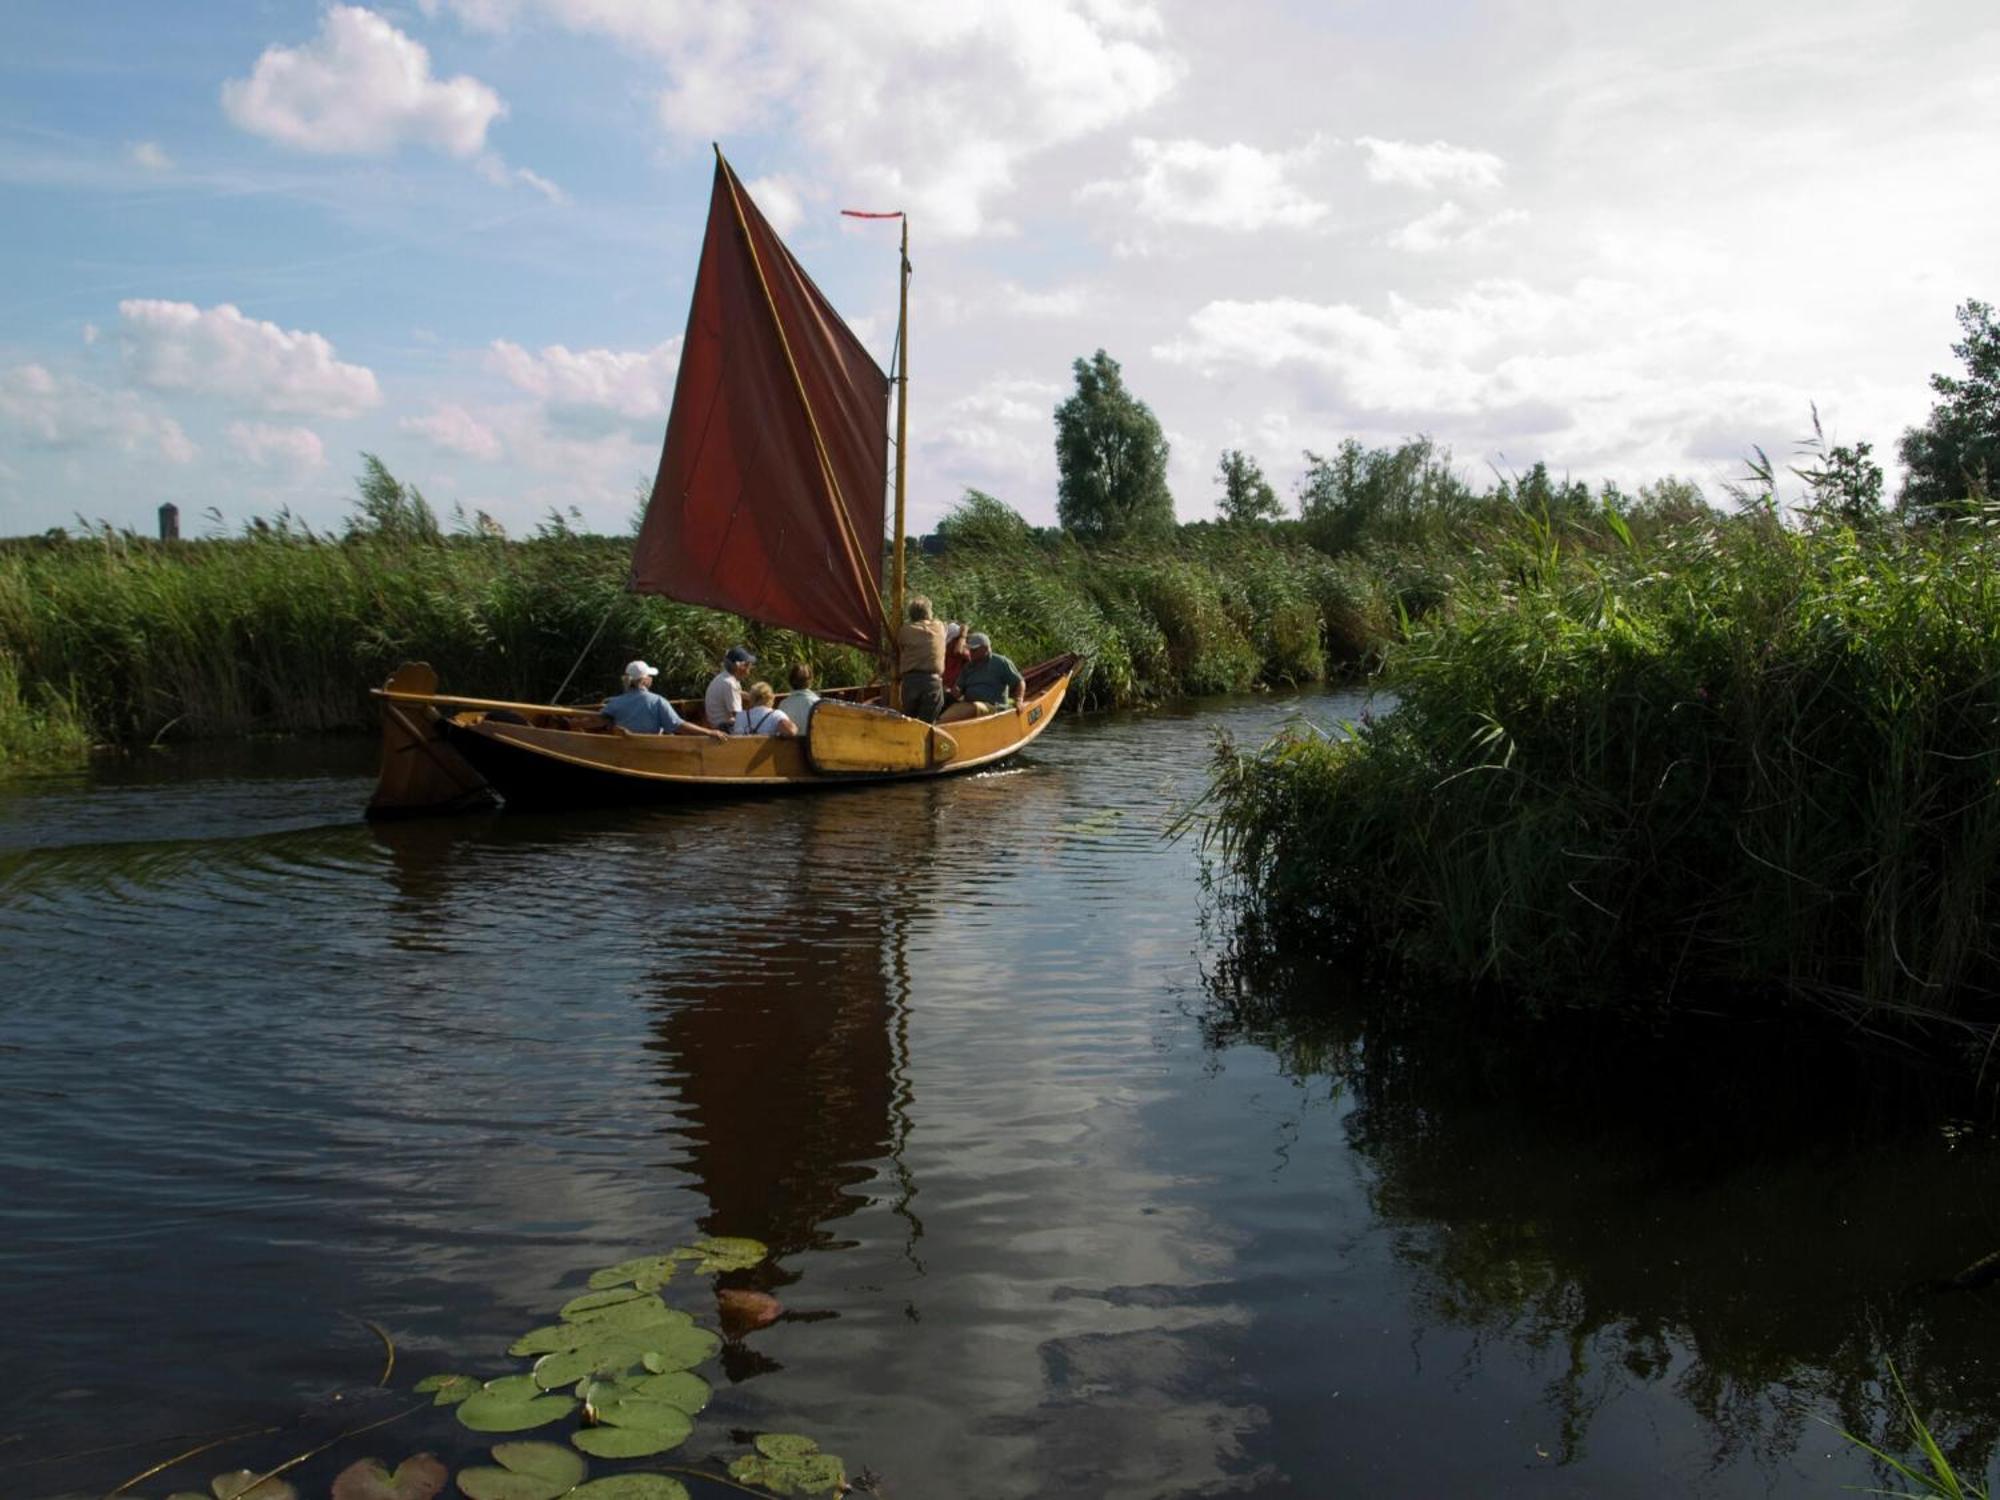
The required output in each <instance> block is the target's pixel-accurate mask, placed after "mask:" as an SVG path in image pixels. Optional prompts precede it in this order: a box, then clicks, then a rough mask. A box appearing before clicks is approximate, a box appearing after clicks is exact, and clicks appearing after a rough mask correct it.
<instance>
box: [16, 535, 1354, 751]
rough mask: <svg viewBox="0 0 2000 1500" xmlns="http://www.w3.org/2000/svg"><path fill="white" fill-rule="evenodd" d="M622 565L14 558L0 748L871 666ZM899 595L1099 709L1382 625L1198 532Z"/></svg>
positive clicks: (570, 560) (1030, 541) (944, 570)
mask: <svg viewBox="0 0 2000 1500" xmlns="http://www.w3.org/2000/svg"><path fill="white" fill-rule="evenodd" d="M913 550H914V549H913ZM629 555H630V541H629V539H626V538H617V537H591V536H582V535H577V534H572V533H568V532H563V531H561V530H560V529H558V530H556V531H555V532H554V533H553V534H549V535H544V536H540V537H536V538H531V539H526V540H521V541H506V540H501V539H496V538H481V537H468V536H459V537H450V536H438V535H436V533H435V532H434V531H433V532H432V533H431V534H429V535H428V536H413V535H408V534H401V535H383V534H371V533H368V532H366V531H363V532H361V533H359V534H357V535H354V536H350V537H348V538H346V539H329V538H325V537H316V536H312V535H308V534H302V533H299V532H297V531H295V530H291V529H286V528H273V529H270V530H267V531H263V532H259V533H257V534H254V535H250V536H246V537H242V538H236V539H229V540H215V541H200V542H182V543H173V544H160V543H154V542H150V541H146V540H143V539H138V538H133V537H129V536H118V535H111V536H108V537H102V538H97V539H90V540H51V541H32V542H16V543H11V544H8V545H7V546H6V547H5V548H4V549H0V757H4V760H5V762H6V763H10V764H15V765H19V764H23V763H26V762H27V761H29V760H31V759H39V760H47V759H49V758H51V757H57V758H60V757H63V756H74V755H75V754H76V753H77V752H78V750H79V749H80V748H81V747H82V746H84V745H86V744H90V743H96V744H101V745H114V746H124V747H132V746H143V745H147V744H150V743H153V742H155V741H157V740H160V739H162V738H163V737H164V738H214V737H221V736H234V735H242V734H254V733H316V732H326V731H340V730H353V729H362V728H367V727H372V723H373V716H372V709H371V708H370V705H369V701H368V698H367V695H366V689H367V688H368V687H369V686H370V685H372V684H374V683H378V682H380V681H381V680H382V679H383V678H384V677H385V676H386V675H387V674H388V672H389V671H390V670H392V669H393V668H394V667H395V666H396V665H397V664H398V663H400V662H402V661H406V660H419V659H420V660H426V661H429V662H430V663H431V664H432V665H433V666H435V667H436V668H437V669H438V670H439V672H440V673H441V675H442V676H443V678H444V681H445V683H446V684H447V686H449V687H450V688H453V689H455V690H458V691H464V692H472V693H477V694H479V695H481V696H490V697H497V698H515V699H526V700H533V701H544V700H547V699H549V698H550V697H551V696H552V695H554V694H555V693H556V692H557V690H558V689H559V688H560V687H561V686H562V684H563V683H564V680H565V678H566V677H568V676H569V674H570V672H571V669H572V668H573V667H577V664H578V659H579V656H580V655H581V657H582V664H581V666H580V667H579V668H578V670H577V672H576V675H575V677H574V678H573V679H571V681H570V685H569V687H568V689H567V690H566V692H565V693H564V697H565V700H566V701H585V700H591V699H594V698H595V697H598V696H601V695H602V694H603V693H604V692H606V691H609V690H611V689H612V687H613V678H614V676H615V674H616V672H617V671H618V669H619V667H620V666H621V665H622V664H623V663H624V662H625V661H627V660H629V659H631V658H632V657H635V656H642V657H645V658H646V659H647V660H649V661H651V662H653V663H655V664H656V665H658V666H659V667H661V668H662V669H663V671H662V683H661V687H662V691H666V692H670V693H674V694H677V695H695V694H698V693H699V692H700V690H701V688H702V686H703V684H704V683H705V682H706V680H707V678H708V676H709V675H710V674H711V673H712V672H713V671H714V670H715V663H716V661H717V660H718V659H719V658H720V656H721V654H722V652H723V651H724V650H725V649H726V648H727V647H728V646H729V645H730V644H732V643H733V642H736V641H739V640H742V641H747V642H748V643H749V644H750V645H751V646H752V647H753V649H755V650H756V651H757V652H758V654H759V656H760V658H761V659H762V660H763V662H764V664H765V665H764V670H765V671H767V672H768V673H770V674H771V675H772V676H773V678H774V680H776V679H777V678H778V676H779V674H781V673H782V672H783V670H784V668H785V666H786V664H788V663H790V662H792V661H795V660H803V661H808V662H811V663H812V664H813V665H814V667H815V670H816V672H817V673H818V675H819V677H820V679H821V681H822V682H826V683H833V684H839V683H850V682H859V681H864V680H867V679H868V678H869V677H870V676H871V675H872V673H873V671H874V662H873V661H872V659H870V658H868V657H867V656H865V655H864V654H863V653H860V652H857V651H853V650H847V649H842V648H838V647H829V646H827V645H825V644H823V643H819V642H814V641H808V640H804V639H802V638H800V637H798V636H796V635H793V634H791V633H789V632H784V631H776V630H768V629H764V628H761V627H756V626H753V625H750V624H748V623H746V622H745V621H742V620H739V619H737V618H735V617H733V616H730V615H725V614H720V613H717V612H714V611H711V610H704V609H698V608H694V607H691V606H686V605H680V604H675V603H672V602H670V601H668V600H664V599H655V598H642V597H639V596H637V595H634V594H631V593H629V592H627V591H626V589H625V577H626V570H627V565H628V559H629ZM910 583H911V587H912V589H913V590H916V591H920V592H925V593H928V594H930V595H931V596H932V598H933V599H934V600H935V601H936V604H937V607H938V610H939V612H940V613H941V614H943V615H944V616H946V617H947V618H951V619H960V620H967V621H969V622H971V624H972V625H973V627H974V628H977V629H982V630H985V631H987V632H988V633H989V634H990V635H992V636H993V638H994V642H995V645H996V647H997V648H998V649H999V650H1001V651H1004V652H1006V653H1007V654H1008V655H1010V656H1012V657H1013V658H1014V659H1015V660H1016V661H1018V662H1020V663H1022V664H1023V665H1025V664H1027V663H1028V662H1030V661H1035V660H1040V659H1043V658H1045V657H1048V656H1053V655H1056V654H1058V653H1059V652H1063V651H1072V650H1074V651H1082V652H1085V653H1087V655H1088V658H1089V659H1088V661H1087V663H1086V665H1085V667H1084V670H1083V673H1082V675H1081V677H1080V679H1079V681H1078V683H1077V692H1078V695H1079V698H1080V701H1081V703H1082V705H1083V706H1085V707H1110V706H1126V705H1138V704H1145V703H1151V702H1157V701H1160V700H1163V699H1167V698H1172V697H1177V696H1181V695H1183V694H1187V693H1199V692H1220V691H1229V690H1238V689H1243V688H1248V687H1252V686H1255V685H1258V684H1266V683H1268V684H1289V683H1299V682H1306V681H1313V680H1317V679H1319V678H1321V677H1322V676H1324V675H1325V674H1326V673H1327V672H1328V671H1329V670H1337V669H1340V668H1343V667H1347V666H1351V665H1353V664H1355V663H1358V662H1359V661H1361V660H1362V659H1363V658H1364V657H1366V656H1367V655H1368V654H1369V653H1370V652H1372V651H1373V650H1375V649H1376V648H1377V646H1378V645H1379V633H1380V631H1381V630H1383V629H1385V628H1387V624H1388V622H1389V621H1390V619H1391V610H1390V608H1389V606H1388V605H1387V604H1386V603H1383V602H1381V601H1378V600H1377V599H1376V598H1375V597H1374V596H1373V594H1372V593H1371V585H1370V583H1369V581H1368V577H1367V575H1366V574H1365V573H1364V572H1363V571H1362V570H1360V569H1358V568H1356V567H1354V566H1352V565H1351V564H1347V563H1343V562H1340V561H1337V560H1334V559H1329V558H1327V557H1325V556H1324V555H1322V554H1320V553H1318V552H1316V551H1314V550H1313V549H1311V548H1310V547H1307V546H1305V545H1303V544H1302V543H1299V542H1296V541H1288V540H1285V539H1283V538H1282V537H1281V536H1279V535H1278V534H1277V533H1275V532H1272V531H1271V530H1269V529H1268V528H1247V529H1236V530H1229V529H1226V528H1212V527H1189V528H1187V529H1186V531H1185V532H1184V534H1183V535H1182V536H1181V537H1180V538H1178V539H1176V540H1174V541H1171V542H1166V543H1160V544H1156V545H1153V546H1150V547H1146V548H1136V549H1109V548H1106V549H1086V548H1083V547H1080V546H1077V545H1075V544H1073V543H1068V542H1064V541H1062V540H1060V539H1055V538H1049V537H1045V536H1037V535H1036V534H1034V533H1032V532H1030V531H1029V530H1028V529H1027V528H1026V527H1025V526H1020V527H1018V528H1017V529H1015V530H1014V531H1012V532H1010V533H1008V534H1005V535H997V536H996V535H980V534H978V533H977V532H976V529H975V531H974V532H973V533H972V534H965V533H963V532H962V533H961V534H959V535H957V536H955V537H953V538H952V540H951V542H950V545H949V549H948V550H947V551H946V552H945V553H944V554H943V555H942V556H938V557H927V556H922V555H917V556H914V557H913V558H912V567H911V579H910ZM593 641H594V644H592V643H593Z"/></svg>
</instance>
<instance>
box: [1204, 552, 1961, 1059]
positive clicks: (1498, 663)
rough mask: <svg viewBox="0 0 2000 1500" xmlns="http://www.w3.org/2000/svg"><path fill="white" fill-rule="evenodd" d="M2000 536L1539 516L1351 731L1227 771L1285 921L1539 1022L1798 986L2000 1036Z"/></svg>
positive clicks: (1415, 637) (1269, 901)
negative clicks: (1505, 997) (1658, 528)
mask: <svg viewBox="0 0 2000 1500" xmlns="http://www.w3.org/2000/svg"><path fill="white" fill-rule="evenodd" d="M1996 562H2000V545H1996V543H1995V542H1994V541H1993V540H1991V539H1990V538H1989V537H1988V536H1987V535H1986V534H1984V533H1980V532H1973V531H1961V532H1955V533H1945V532H1932V533H1908V532H1902V531H1898V530H1893V529H1884V530H1880V531H1874V532H1869V533H1866V534H1857V533H1855V532H1853V531H1850V530H1846V529H1842V528H1839V527H1826V528H1822V529H1819V530H1816V531H1808V532H1800V531H1793V530H1788V529H1785V528H1783V527H1781V526H1779V525H1778V524H1777V523H1776V522H1775V521H1774V520H1773V519H1772V518H1771V516H1770V515H1769V514H1768V513H1753V514H1751V515H1747V516H1744V517H1739V518H1731V519H1724V518H1721V517H1712V518H1709V519H1706V520H1701V521H1698V522H1694V523H1690V524H1686V525H1683V526H1681V527H1679V528H1678V529H1673V530H1669V531H1667V532H1664V533H1663V534H1662V535H1661V536H1660V537H1658V538H1656V539H1655V540H1654V541H1653V542H1651V543H1645V544H1642V543H1639V542H1633V543H1631V544H1630V545H1628V546H1619V547H1614V548H1611V549H1609V550H1605V549H1601V548H1596V547H1576V546H1570V545H1566V544H1565V540H1564V538H1563V537H1562V536H1560V535H1559V534H1557V531H1556V530H1555V529H1554V528H1551V527H1549V526H1548V525H1546V524H1543V523H1541V522H1538V521H1534V520H1526V519H1524V520H1523V521H1522V522H1521V523H1520V524H1519V525H1517V526H1516V528H1515V529H1514V530H1513V531H1512V532H1511V534H1509V535H1507V536H1506V537H1505V538H1504V539H1502V540H1500V541H1498V542H1494V543H1489V551H1488V555H1486V556H1485V557H1484V559H1483V562H1482V565H1480V566H1477V567H1467V568H1464V569H1462V570H1461V571H1460V573H1459V574H1458V576H1457V577H1456V579H1455V580H1454V582H1453V585H1452V590H1451V593H1450V595H1449V598H1448V601H1447V603H1446V607H1445V608H1443V609H1441V610H1439V611H1437V612H1435V613H1433V614H1431V615H1429V616H1427V617H1425V618H1424V619H1422V620H1421V621H1417V622H1414V623H1412V625H1411V626H1410V629H1409V633H1408V636H1407V638H1406V639H1404V640H1403V641H1401V642H1399V643H1396V644H1393V645H1391V646H1390V648H1389V651H1388V657H1387V668H1386V674H1387V681H1388V683H1389V685H1390V686H1391V687H1392V689H1393V691H1394V692H1395V694H1396V698H1397V701H1398V704H1399V706H1398V707H1397V708H1396V709H1395V711H1394V712H1392V713H1389V714H1387V715H1386V716H1384V717H1383V718H1381V719H1380V720H1377V721H1375V722H1373V723H1370V724H1366V725H1362V726H1359V727H1358V728H1357V729H1356V731H1355V733H1354V734H1353V736H1352V737H1351V738H1345V739H1343V738H1338V737H1325V736H1321V735H1317V734H1313V733H1310V732H1294V733H1291V734H1289V735H1286V736H1284V737H1282V738H1280V739H1279V740H1278V741H1277V742H1276V743H1274V744H1272V745H1270V746H1266V747H1264V748H1262V749H1261V750H1258V751H1255V752H1249V753H1245V752H1242V751H1239V750H1237V749H1235V748H1234V747H1226V748H1225V749H1224V750H1223V751H1222V752H1221V753H1220V754H1219V756H1218V760H1217V764H1216V780H1215V785H1214V790H1213V794H1212V797H1213V800H1212V804H1211V806H1212V811H1213V814H1214V816H1213V820H1212V821H1211V823H1210V824H1209V838H1210V841H1211V847H1212V848H1214V849H1215V850H1216V851H1217V852H1218V853H1219V854H1220V856H1221V857H1222V859H1223V861H1224V863H1225V866H1226V868H1227V869H1228V870H1229V871H1230V872H1231V873H1232V874H1233V875H1234V876H1235V877H1236V879H1237V881H1238V882H1239V884H1238V889H1239V891H1240V892H1241V894H1243V895H1244V896H1245V897H1246V898H1247V899H1248V901H1249V902H1250V903H1251V906H1252V908H1253V909H1254V910H1255V911H1256V912H1258V913H1259V914H1260V915H1261V916H1262V917H1263V918H1265V919H1268V920H1270V921H1272V922H1275V923H1277V924H1278V925H1279V926H1281V927H1284V928H1289V929H1291V930H1293V931H1297V932H1305V933H1309V934H1311V935H1312V936H1313V937H1314V938H1315V940H1318V941H1326V942H1341V941H1357V942H1358V941H1364V940H1365V941H1366V942H1367V943H1368V944H1369V945H1370V946H1371V948H1372V949H1374V951H1377V952H1387V953H1389V954H1391V955H1393V956H1394V958H1395V959H1396V960H1397V961H1398V962H1400V963H1402V964H1405V965H1407V966H1409V967H1410V968H1411V969H1412V970H1414V971H1418V972H1422V973H1423V974H1425V975H1426V976H1427V977H1430V978H1434V979H1435V978H1444V979H1448V980H1451V981H1453V982H1456V983H1462V984H1483V985H1488V986H1492V987H1494V988H1497V989H1499V990H1501V991H1504V992H1505V993H1508V994H1511V995H1513V996H1515V997H1516V998H1517V999H1518V1000H1520V1001H1521V1002H1522V1003H1524V1004H1526V1005H1528V1006H1530V1007H1536V1006H1542V1005H1550V1004H1563V1005H1583V1006H1610V1007H1631V1006H1634V1005H1641V1006H1644V1005H1661V1004H1669V1003H1673V1002H1674V1001H1676V1000H1684V999H1685V998H1686V997H1689V996H1692V995H1696V994H1699V995H1701V996H1703V998H1704V1002H1705V1003H1708V1002H1712V1001H1713V1000H1714V998H1715V997H1716V996H1717V995H1718V994H1719V993H1732V994H1741V993H1747V992H1751V991H1755V992H1759V993H1763V994H1773V993H1776V994H1782V995H1785V996H1790V997H1795V998H1805V999H1810V1000H1813V1001H1817V1002H1821V1003H1825V1004H1830V1005H1835V1006H1839V1007H1842V1008H1847V1009H1851V1010H1854V1011H1857V1012H1863V1013H1869V1014H1873V1015H1876V1016H1882V1015H1889V1014H1893V1015H1896V1016H1900V1017H1905V1018H1931V1019H1933V1020H1955V1021H1962V1022H1977V1023H1981V1024H1986V1023H1992V1022H1995V1021H2000V929H1996V907H1995V903H1994V899H1993V897H1994V892H1995V883H1996V876H2000V793H1996V777H2000V732H1996V731H2000V578H1996V571H1995V564H1996Z"/></svg>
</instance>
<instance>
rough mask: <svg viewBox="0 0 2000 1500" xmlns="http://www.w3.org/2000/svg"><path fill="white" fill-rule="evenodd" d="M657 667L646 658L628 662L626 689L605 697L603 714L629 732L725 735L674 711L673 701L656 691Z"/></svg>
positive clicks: (658, 673)
mask: <svg viewBox="0 0 2000 1500" xmlns="http://www.w3.org/2000/svg"><path fill="white" fill-rule="evenodd" d="M659 675H660V669H659V668H658V667H649V666H647V665H646V663H644V662H643V661H634V662H627V663H626V664H625V691H624V692H622V693H620V694H619V695H618V696H617V697H615V698H606V699H605V700H604V717H605V718H607V719H609V720H610V721H611V722H612V723H614V724H616V725H617V726H618V727H619V728H620V729H622V730H624V731H625V732H626V733H627V734H705V735H707V736H708V737H709V738H710V739H712V740H719V739H724V738H726V736H724V735H721V734H717V733H716V732H715V731H714V730H713V729H704V728H702V727H701V725H699V724H690V723H688V721H687V720H686V719H683V718H682V717H681V716H680V715H679V714H677V713H675V712H674V706H673V704H671V703H669V702H667V700H666V699H664V698H662V697H661V696H660V695H659V694H658V693H656V692H654V691H653V679H654V678H655V677H657V676H659Z"/></svg>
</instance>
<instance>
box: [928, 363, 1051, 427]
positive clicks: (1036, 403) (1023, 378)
mask: <svg viewBox="0 0 2000 1500" xmlns="http://www.w3.org/2000/svg"><path fill="white" fill-rule="evenodd" d="M1063 390H1064V388H1063V387H1062V386H1061V385H1058V384H1057V383H1056V382H1055V381H1053V380H1037V379H1035V378H1034V377H1033V376H1027V375H997V376H995V377H994V378H993V379H991V380H988V381H987V382H985V384H983V385H981V386H979V387H978V388H977V389H976V390H973V391H970V392H968V393H967V394H966V395H963V396H960V397H959V398H958V399H957V400H956V401H954V402H952V404H951V410H952V412H953V413H954V414H955V415H959V416H970V417H981V418H985V419H988V420H991V421H999V422H1048V421H1050V420H1051V419H1052V414H1053V413H1054V411H1055V408H1056V402H1057V401H1059V400H1061V399H1062V395H1063Z"/></svg>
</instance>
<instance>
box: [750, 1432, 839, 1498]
mask: <svg viewBox="0 0 2000 1500" xmlns="http://www.w3.org/2000/svg"><path fill="white" fill-rule="evenodd" d="M729 1477H730V1478H731V1479H736V1480H740V1481H741V1482H742V1483H744V1484H759V1485H762V1486H763V1487H764V1488H765V1489H767V1490H770V1491H771V1492H772V1493H774V1494H779V1495H823V1494H829V1493H832V1492H833V1491H836V1490H840V1489H844V1488H845V1487H846V1485H847V1469H846V1466H845V1465H843V1464H842V1463H841V1461H840V1460H839V1459H838V1458H836V1457H835V1456H834V1455H833V1454H831V1453H822V1452H820V1451H819V1444H818V1443H816V1442H814V1441H813V1440H812V1439H811V1438H809V1437H802V1436H800V1435H799V1434H798V1433H795V1432H765V1433H760V1434H758V1437H757V1451H756V1452H755V1453H746V1454H744V1455H743V1457H741V1458H739V1459H735V1460H734V1461H732V1462H731V1463H730V1465H729Z"/></svg>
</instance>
